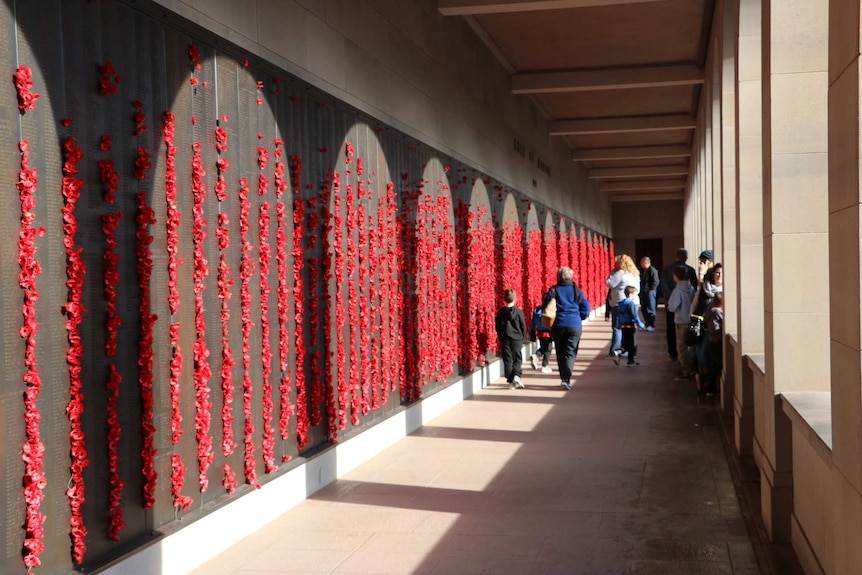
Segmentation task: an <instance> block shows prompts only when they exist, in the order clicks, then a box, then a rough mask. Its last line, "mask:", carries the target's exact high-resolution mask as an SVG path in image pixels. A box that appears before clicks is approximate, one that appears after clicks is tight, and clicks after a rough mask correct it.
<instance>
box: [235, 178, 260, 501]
mask: <svg viewBox="0 0 862 575" xmlns="http://www.w3.org/2000/svg"><path fill="white" fill-rule="evenodd" d="M239 182H240V188H239V201H240V209H239V233H240V245H241V247H240V253H241V259H240V265H239V279H240V291H239V299H240V309H241V315H242V368H243V374H242V413H243V416H244V418H245V425H244V428H243V429H244V431H243V446H244V447H245V465H244V469H245V480H246V483H249V484H251V485H254V486H255V487H257V486H258V485H257V469H256V468H255V463H254V450H255V445H254V422H253V420H252V417H253V413H252V406H251V400H252V393H253V392H254V382H252V380H251V343H250V337H251V326H252V321H251V277H252V276H253V275H254V261H253V260H252V257H251V252H252V251H254V246H253V245H252V243H251V242H250V241H249V239H248V232H249V215H250V214H251V202H250V201H249V199H248V195H249V191H250V187H249V185H248V181H247V180H246V179H245V178H240V180H239Z"/></svg>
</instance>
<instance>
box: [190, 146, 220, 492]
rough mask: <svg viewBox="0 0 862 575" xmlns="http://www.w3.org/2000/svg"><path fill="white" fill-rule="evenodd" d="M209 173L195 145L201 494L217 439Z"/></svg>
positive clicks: (195, 350)
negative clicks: (209, 312) (207, 309)
mask: <svg viewBox="0 0 862 575" xmlns="http://www.w3.org/2000/svg"><path fill="white" fill-rule="evenodd" d="M205 176H206V172H205V171H204V166H203V161H202V160H201V146H200V143H199V142H194V143H193V144H192V202H193V203H192V245H193V259H194V269H193V272H192V278H193V281H194V286H193V287H192V292H193V293H194V296H195V342H194V346H193V348H192V358H193V361H194V374H193V381H194V389H195V438H196V439H197V448H198V453H197V455H198V482H199V484H200V488H201V493H203V492H205V491H206V490H207V489H208V487H209V479H207V470H208V469H209V466H210V465H211V464H212V462H213V461H214V460H215V454H214V453H213V447H212V443H213V438H212V435H210V425H211V423H212V416H211V415H210V410H211V409H212V403H211V402H210V386H209V381H210V377H212V369H211V368H210V363H209V356H210V350H209V348H208V347H207V340H206V331H207V324H206V316H205V315H204V290H205V289H206V284H205V283H204V282H205V281H206V278H207V276H209V273H210V270H209V262H208V261H207V258H206V253H205V252H204V240H206V237H207V231H206V228H207V221H206V218H205V217H204V202H205V201H206V197H207V186H206V182H205V181H204V177H205Z"/></svg>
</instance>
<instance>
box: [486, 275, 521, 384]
mask: <svg viewBox="0 0 862 575" xmlns="http://www.w3.org/2000/svg"><path fill="white" fill-rule="evenodd" d="M516 299H517V296H516V295H515V290H513V289H507V290H505V291H504V292H503V301H504V302H505V305H504V306H503V307H501V308H500V310H499V311H498V312H497V317H496V321H495V322H494V323H495V325H496V327H497V337H498V338H499V339H500V349H501V353H502V355H503V373H504V375H505V376H506V383H508V384H509V389H515V388H518V389H524V384H523V383H522V382H521V348H523V347H524V336H525V335H526V334H527V321H526V320H525V319H524V312H523V311H521V308H519V307H518V306H516V305H515V300H516Z"/></svg>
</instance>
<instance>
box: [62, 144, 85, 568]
mask: <svg viewBox="0 0 862 575" xmlns="http://www.w3.org/2000/svg"><path fill="white" fill-rule="evenodd" d="M63 152H64V159H65V161H64V162H63V199H64V205H63V207H62V208H61V209H60V211H61V213H62V215H63V247H64V248H65V249H66V287H68V288H69V294H68V298H67V300H66V305H64V306H63V310H62V311H63V314H64V315H65V316H66V318H67V319H66V332H67V335H68V339H69V347H68V349H67V350H66V363H68V364H69V393H70V396H71V397H70V399H69V403H68V405H67V406H66V414H67V415H68V416H69V422H70V427H71V429H70V431H69V437H70V440H71V449H70V452H71V457H72V463H71V466H70V472H71V478H70V480H69V488H68V489H67V490H66V496H67V497H68V498H69V506H70V509H71V517H70V519H69V523H70V525H71V537H72V558H73V559H74V561H75V562H76V563H78V564H79V565H80V564H81V563H82V562H83V560H84V553H85V552H86V551H87V545H86V543H85V542H84V540H85V538H86V536H87V528H86V526H85V525H84V516H83V513H82V507H83V505H84V495H85V492H86V486H85V484H84V469H85V468H86V467H87V466H88V465H89V464H90V460H89V459H88V458H87V446H86V442H85V437H84V430H83V426H82V422H81V415H82V414H83V412H84V382H83V380H82V379H81V357H82V356H83V355H84V346H83V345H82V343H81V332H80V325H81V323H82V322H83V321H84V313H86V311H87V310H86V309H85V308H84V304H83V294H84V276H85V275H86V272H87V267H86V265H85V264H84V260H83V258H82V257H81V252H83V248H81V247H79V246H78V245H77V239H76V236H77V234H78V219H77V218H76V217H75V207H76V205H77V203H78V199H79V198H80V197H81V188H83V187H84V180H81V179H80V178H78V162H80V161H81V158H83V153H82V152H81V148H80V147H78V144H77V143H76V142H75V136H69V137H68V138H66V140H65V142H64V143H63Z"/></svg>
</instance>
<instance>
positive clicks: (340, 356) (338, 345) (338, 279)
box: [330, 142, 354, 434]
mask: <svg viewBox="0 0 862 575" xmlns="http://www.w3.org/2000/svg"><path fill="white" fill-rule="evenodd" d="M352 150H353V147H352V146H351V145H350V142H348V143H347V152H346V154H345V155H346V156H347V157H346V158H345V159H344V161H345V163H346V165H347V168H346V169H345V180H347V182H346V188H347V194H348V196H349V195H351V194H352V193H353V192H352V190H353V184H351V183H350V181H349V177H350V174H351V170H350V169H349V168H350V162H351V161H352V160H351V156H352V155H353V151H352ZM336 176H338V174H336ZM335 185H336V186H338V189H337V190H336V192H335V194H334V195H333V198H332V202H333V203H332V224H331V228H332V234H333V237H334V239H333V244H332V251H333V252H334V253H333V260H334V267H335V270H334V273H333V280H334V284H335V285H334V290H335V294H334V296H333V300H334V301H333V303H334V306H335V348H334V349H333V350H331V352H330V353H334V354H335V360H334V361H335V366H336V367H335V369H336V373H335V374H334V377H335V381H337V382H338V384H337V393H338V410H337V413H338V418H337V428H336V429H345V428H346V427H347V406H348V394H349V389H350V382H349V381H348V380H347V377H345V375H346V374H345V373H344V363H345V361H346V357H345V356H346V354H345V351H344V346H345V341H344V297H343V295H342V294H343V293H344V273H345V271H344V266H345V257H344V241H345V240H344V232H343V231H342V226H343V225H344V219H345V218H343V217H342V216H341V190H340V188H341V182H340V180H338V183H336V184H335ZM347 221H348V222H349V221H350V207H349V203H348V209H347ZM351 235H352V234H351V233H350V226H349V224H348V227H347V236H348V237H347V243H348V245H349V243H350V236H351ZM348 301H351V302H352V301H354V300H352V299H350V296H349V292H348ZM351 307H353V306H351ZM352 344H353V339H352V338H348V343H347V345H350V346H351V348H352ZM335 433H336V434H337V430H336V431H335Z"/></svg>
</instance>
